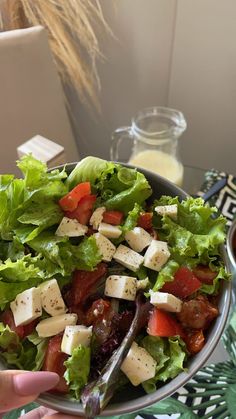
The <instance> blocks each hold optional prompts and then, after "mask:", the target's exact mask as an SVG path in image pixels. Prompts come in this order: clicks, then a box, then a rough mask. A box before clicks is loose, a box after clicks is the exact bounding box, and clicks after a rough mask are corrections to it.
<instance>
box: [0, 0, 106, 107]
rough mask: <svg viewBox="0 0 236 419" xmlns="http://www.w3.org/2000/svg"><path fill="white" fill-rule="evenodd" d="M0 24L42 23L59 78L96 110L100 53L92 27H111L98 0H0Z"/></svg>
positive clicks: (11, 26)
mask: <svg viewBox="0 0 236 419" xmlns="http://www.w3.org/2000/svg"><path fill="white" fill-rule="evenodd" d="M0 25H1V30H4V31H5V30H12V29H19V28H26V27H29V26H35V25H42V26H44V27H45V28H46V29H47V30H48V35H49V42H50V46H51V50H52V53H53V56H54V58H55V61H56V65H57V68H58V72H59V74H60V76H61V79H62V81H63V82H65V83H67V82H68V81H69V82H70V83H71V84H72V85H73V86H74V87H75V88H76V90H77V91H78V93H79V96H80V99H81V101H82V102H84V103H85V104H86V105H87V106H89V107H90V108H91V105H93V106H95V108H96V109H97V110H99V101H98V96H97V93H98V90H99V88H100V85H99V77H98V74H97V69H96V59H97V58H100V57H101V56H102V55H101V53H100V49H99V45H98V40H97V36H96V34H95V29H98V28H99V27H102V28H103V29H105V30H106V31H107V32H109V33H111V31H110V29H109V27H108V25H107V24H106V22H105V20H104V17H103V13H102V10H101V7H100V4H99V1H98V0H0Z"/></svg>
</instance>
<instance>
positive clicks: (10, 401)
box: [0, 370, 74, 419]
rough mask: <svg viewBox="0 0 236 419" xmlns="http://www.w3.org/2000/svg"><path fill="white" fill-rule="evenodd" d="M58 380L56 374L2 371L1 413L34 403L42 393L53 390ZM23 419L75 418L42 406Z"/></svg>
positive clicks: (0, 388)
mask: <svg viewBox="0 0 236 419" xmlns="http://www.w3.org/2000/svg"><path fill="white" fill-rule="evenodd" d="M58 380H59V377H58V375H57V374H56V373H54V372H48V371H39V372H28V371H19V370H7V371H0V412H1V413H6V412H7V411H9V410H12V409H16V408H17V407H20V406H24V405H26V404H28V403H30V402H32V401H34V400H35V399H37V397H38V395H39V394H40V393H42V392H44V391H47V390H49V389H50V388H53V387H54V386H55V385H56V384H57V383H58ZM1 413H0V417H1ZM22 418H23V419H41V418H44V419H66V418H67V419H70V418H74V416H73V417H72V416H69V415H63V414H60V413H57V412H55V411H53V410H50V409H47V408H44V407H42V406H41V407H39V408H37V409H35V410H32V411H31V412H29V413H27V414H26V415H24V416H22Z"/></svg>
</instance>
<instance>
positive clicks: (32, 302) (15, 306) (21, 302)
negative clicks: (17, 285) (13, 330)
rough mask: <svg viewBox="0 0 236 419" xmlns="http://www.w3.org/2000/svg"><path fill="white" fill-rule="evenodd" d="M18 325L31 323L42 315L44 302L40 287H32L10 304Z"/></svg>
mask: <svg viewBox="0 0 236 419" xmlns="http://www.w3.org/2000/svg"><path fill="white" fill-rule="evenodd" d="M10 307H11V311H12V313H13V316H14V321H15V325H16V326H23V325H25V324H29V323H31V322H32V321H33V320H35V319H37V318H38V317H40V316H41V315H42V304H41V298H40V292H39V290H38V288H35V287H33V288H30V289H28V290H25V291H23V292H21V293H20V294H18V295H17V296H16V298H15V300H14V301H12V302H11V304H10Z"/></svg>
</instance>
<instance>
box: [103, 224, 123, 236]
mask: <svg viewBox="0 0 236 419" xmlns="http://www.w3.org/2000/svg"><path fill="white" fill-rule="evenodd" d="M98 231H99V233H101V234H103V236H105V237H107V238H108V239H118V237H120V235H121V233H122V231H121V229H120V228H119V227H118V226H113V225H111V224H107V223H101V224H100V225H99V227H98Z"/></svg>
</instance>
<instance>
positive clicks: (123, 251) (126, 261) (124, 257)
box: [113, 244, 144, 272]
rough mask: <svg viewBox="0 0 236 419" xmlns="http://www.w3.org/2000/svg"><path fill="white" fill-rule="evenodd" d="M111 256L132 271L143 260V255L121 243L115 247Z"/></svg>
mask: <svg viewBox="0 0 236 419" xmlns="http://www.w3.org/2000/svg"><path fill="white" fill-rule="evenodd" d="M113 258H114V259H115V260H116V261H117V262H118V263H120V264H121V265H123V266H125V267H126V268H128V269H130V270H131V271H134V272H136V271H137V270H138V269H139V268H140V266H141V265H142V263H143V261H144V258H143V256H141V255H139V253H137V252H135V251H134V250H132V249H130V248H129V247H127V246H124V245H123V244H120V245H119V246H118V247H117V249H116V252H115V254H114V256H113Z"/></svg>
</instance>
